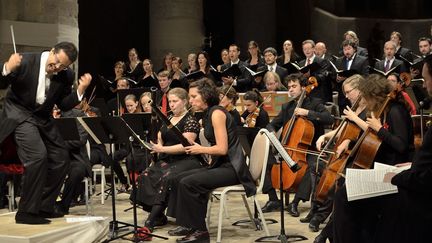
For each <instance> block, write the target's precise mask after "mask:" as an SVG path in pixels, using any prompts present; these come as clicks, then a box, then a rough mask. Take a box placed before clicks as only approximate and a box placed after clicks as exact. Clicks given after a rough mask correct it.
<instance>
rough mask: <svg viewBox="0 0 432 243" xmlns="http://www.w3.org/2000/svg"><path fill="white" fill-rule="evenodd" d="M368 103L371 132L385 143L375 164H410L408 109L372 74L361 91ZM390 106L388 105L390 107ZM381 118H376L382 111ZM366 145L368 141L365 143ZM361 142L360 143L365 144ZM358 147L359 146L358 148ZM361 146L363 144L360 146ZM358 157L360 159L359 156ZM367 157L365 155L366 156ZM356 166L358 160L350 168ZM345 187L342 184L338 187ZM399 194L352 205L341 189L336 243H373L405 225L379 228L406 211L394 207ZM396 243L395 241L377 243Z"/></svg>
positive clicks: (336, 211) (335, 213) (337, 196)
mask: <svg viewBox="0 0 432 243" xmlns="http://www.w3.org/2000/svg"><path fill="white" fill-rule="evenodd" d="M358 89H359V91H360V93H361V95H362V97H363V98H364V99H365V100H366V106H367V110H368V113H367V117H368V118H367V119H366V123H367V125H368V130H367V131H365V133H366V132H373V133H375V134H376V135H377V137H378V139H379V140H380V141H381V145H380V146H379V148H378V150H377V151H376V153H375V154H374V155H373V156H374V158H371V161H378V162H381V163H386V164H389V165H395V164H398V163H401V162H406V161H408V157H409V152H410V150H411V149H413V142H414V136H413V125H412V121H411V116H410V114H409V112H408V110H407V109H406V107H405V106H404V105H403V104H401V103H400V102H399V101H398V100H391V99H390V101H389V102H385V101H388V100H389V96H388V94H390V93H391V91H392V90H393V88H392V86H391V85H390V83H389V81H388V80H386V79H385V78H384V77H382V76H379V75H375V74H372V75H370V76H369V77H368V78H367V79H366V80H365V81H364V82H361V83H360V85H359V87H358ZM386 104H387V105H386ZM383 108H384V110H383V112H382V114H381V116H379V117H376V116H375V114H378V113H379V112H380V110H382V109H383ZM363 141H364V140H363ZM363 141H362V140H361V139H359V142H360V143H362V142H363ZM356 145H357V144H356ZM360 145H361V144H360ZM358 155H359V153H357V155H356V156H358ZM363 155H364V154H363ZM354 163H356V157H355V158H354V160H353V162H352V163H348V164H347V167H352V164H354ZM339 184H341V183H340V182H339V183H338V185H339ZM394 200H395V194H391V195H386V196H380V197H374V198H368V199H362V200H356V201H351V202H348V200H347V194H346V188H345V186H341V188H340V189H339V190H337V192H336V194H335V196H334V211H333V219H334V223H333V228H334V231H333V232H334V235H333V237H334V242H354V243H355V242H372V241H373V240H374V239H376V237H377V236H378V235H376V233H379V232H381V231H383V230H388V229H387V228H386V226H389V227H390V226H395V225H394V224H398V223H402V222H396V221H394V222H393V223H392V224H391V225H390V224H388V225H382V224H379V220H380V218H383V217H385V218H389V219H393V220H394V216H395V215H396V213H397V212H399V211H403V210H406V209H404V208H399V207H400V205H398V204H396V203H394ZM377 242H392V241H387V240H384V241H377Z"/></svg>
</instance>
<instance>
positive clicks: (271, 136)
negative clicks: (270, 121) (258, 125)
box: [259, 128, 297, 172]
mask: <svg viewBox="0 0 432 243" xmlns="http://www.w3.org/2000/svg"><path fill="white" fill-rule="evenodd" d="M259 132H260V133H264V134H265V135H266V136H267V137H268V139H269V140H270V142H271V143H272V144H273V146H274V147H275V149H276V150H277V151H278V153H279V154H280V155H281V156H282V158H283V159H284V160H285V161H286V162H287V164H288V166H289V167H290V168H293V167H294V168H296V167H297V163H296V162H295V161H294V160H292V159H291V157H290V156H289V155H288V153H287V152H286V151H285V148H284V147H283V146H282V144H281V143H280V142H279V140H278V139H277V138H276V136H275V135H274V133H272V132H269V131H268V130H267V129H265V128H262V129H261V130H260V131H259ZM293 172H295V171H293Z"/></svg>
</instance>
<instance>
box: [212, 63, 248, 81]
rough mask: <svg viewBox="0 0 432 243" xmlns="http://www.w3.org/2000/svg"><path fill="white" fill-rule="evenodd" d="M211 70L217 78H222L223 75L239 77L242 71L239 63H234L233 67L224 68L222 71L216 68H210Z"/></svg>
mask: <svg viewBox="0 0 432 243" xmlns="http://www.w3.org/2000/svg"><path fill="white" fill-rule="evenodd" d="M210 72H211V73H212V74H213V76H214V77H215V79H216V80H222V77H225V78H227V77H233V78H235V77H239V76H240V75H241V74H242V72H241V70H240V68H239V66H238V65H237V64H234V65H232V66H231V67H229V68H227V69H225V70H223V71H222V72H219V71H217V70H216V69H214V68H210Z"/></svg>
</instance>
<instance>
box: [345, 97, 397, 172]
mask: <svg viewBox="0 0 432 243" xmlns="http://www.w3.org/2000/svg"><path fill="white" fill-rule="evenodd" d="M396 96H397V91H392V92H390V93H389V94H388V95H387V98H386V99H385V101H384V103H383V105H382V106H381V108H380V109H379V111H378V112H377V114H375V116H376V117H381V115H382V114H383V113H384V111H385V110H386V108H387V106H388V105H389V102H390V101H391V100H392V99H395V97H396ZM381 143H382V140H381V139H380V138H379V137H378V135H377V133H376V132H375V131H374V130H372V129H371V128H368V129H367V130H366V131H365V132H364V133H363V134H362V136H361V137H360V138H359V140H358V141H357V143H356V145H355V146H354V148H353V151H354V152H356V156H355V158H354V161H353V164H352V168H357V169H369V168H371V166H372V163H373V161H374V159H375V155H376V154H377V152H378V149H379V148H380V146H381Z"/></svg>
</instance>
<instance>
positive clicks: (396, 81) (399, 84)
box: [387, 73, 417, 115]
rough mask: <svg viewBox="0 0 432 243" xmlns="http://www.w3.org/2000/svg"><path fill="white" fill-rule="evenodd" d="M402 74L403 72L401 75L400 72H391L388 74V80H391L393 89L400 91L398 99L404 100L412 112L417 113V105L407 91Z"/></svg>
mask: <svg viewBox="0 0 432 243" xmlns="http://www.w3.org/2000/svg"><path fill="white" fill-rule="evenodd" d="M401 76H402V74H400V75H399V74H398V73H390V74H389V75H388V76H387V80H389V81H390V84H391V85H392V86H393V89H394V90H396V91H397V92H398V99H399V100H400V101H402V103H405V105H406V106H407V108H408V110H409V112H410V114H411V115H416V114H417V111H416V107H415V105H414V102H413V101H412V99H411V97H410V96H409V95H408V93H407V92H405V87H406V84H405V82H404V81H403V80H402V79H401Z"/></svg>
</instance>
